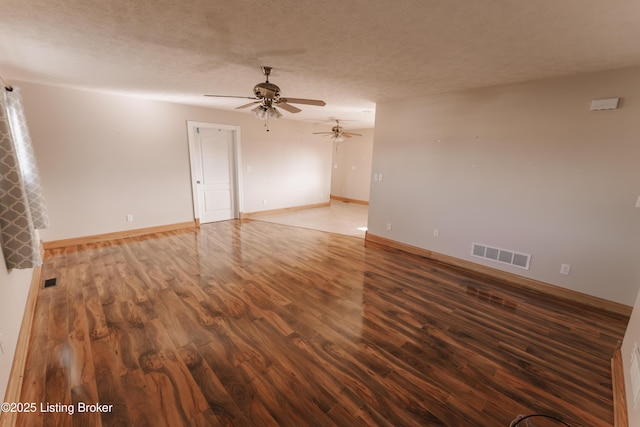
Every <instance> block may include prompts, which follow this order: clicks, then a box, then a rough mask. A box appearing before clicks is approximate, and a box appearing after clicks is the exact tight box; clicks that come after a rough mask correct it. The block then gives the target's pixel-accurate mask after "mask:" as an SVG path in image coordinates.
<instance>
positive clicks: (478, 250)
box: [471, 243, 531, 270]
mask: <svg viewBox="0 0 640 427" xmlns="http://www.w3.org/2000/svg"><path fill="white" fill-rule="evenodd" d="M471 255H473V256H476V257H479V258H486V259H490V260H493V261H498V262H501V263H503V264H509V265H513V266H515V267H520V268H524V269H525V270H528V269H529V263H530V262H531V255H528V254H523V253H520V252H514V251H510V250H506V249H500V248H493V247H491V246H487V245H480V244H478V243H473V244H472V246H471Z"/></svg>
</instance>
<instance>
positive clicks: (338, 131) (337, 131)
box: [313, 119, 362, 142]
mask: <svg viewBox="0 0 640 427" xmlns="http://www.w3.org/2000/svg"><path fill="white" fill-rule="evenodd" d="M313 134H314V135H324V136H329V135H331V141H332V142H342V141H344V139H345V138H351V137H352V136H362V134H361V133H355V132H345V131H344V129H343V128H342V126H340V120H337V119H336V125H335V126H334V127H332V128H331V132H313Z"/></svg>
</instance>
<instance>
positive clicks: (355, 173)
mask: <svg viewBox="0 0 640 427" xmlns="http://www.w3.org/2000/svg"><path fill="white" fill-rule="evenodd" d="M350 131H351V132H355V133H359V134H362V136H354V137H352V138H349V139H345V140H344V141H342V142H338V143H335V142H334V143H333V173H332V175H331V194H332V195H334V196H338V197H345V198H347V199H352V200H361V201H365V202H368V201H369V191H370V188H371V156H372V152H373V129H357V130H350ZM325 141H326V139H325Z"/></svg>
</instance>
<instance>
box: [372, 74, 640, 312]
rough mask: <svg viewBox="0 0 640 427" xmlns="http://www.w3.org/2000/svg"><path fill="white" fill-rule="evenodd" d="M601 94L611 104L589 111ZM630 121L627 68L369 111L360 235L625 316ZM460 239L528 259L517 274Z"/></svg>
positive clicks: (639, 132) (633, 96)
mask: <svg viewBox="0 0 640 427" xmlns="http://www.w3.org/2000/svg"><path fill="white" fill-rule="evenodd" d="M608 97H622V98H623V100H622V106H621V108H620V109H618V110H615V111H601V112H592V111H589V107H590V103H591V100H593V99H600V98H608ZM638 117H640V69H637V68H634V69H624V70H618V71H611V72H601V73H594V74H584V75H577V76H573V77H566V78H557V79H550V80H543V81H536V82H531V83H526V84H517V85H508V86H501V87H493V88H485V89H477V90H469V91H462V92H457V93H450V94H443V95H439V96H430V97H425V98H419V99H411V100H404V101H397V102H388V103H381V104H378V106H377V108H376V130H375V138H374V152H373V170H372V172H373V173H374V174H375V173H382V174H383V176H384V179H383V181H382V182H373V183H372V189H371V200H370V207H369V232H370V233H372V234H375V235H379V236H383V237H386V238H389V239H392V240H396V241H399V242H403V243H407V244H410V245H414V246H417V247H420V248H425V249H429V250H433V251H436V252H439V253H443V254H447V255H450V256H454V257H457V258H461V259H465V260H468V261H472V262H477V263H480V264H485V265H488V266H491V267H495V268H499V269H503V270H506V271H510V272H512V273H515V274H519V275H522V276H526V277H530V278H533V279H537V280H541V281H543V282H547V283H552V284H555V285H558V286H561V287H565V288H568V289H573V290H576V291H579V292H583V293H586V294H590V295H594V296H597V297H602V298H606V299H609V300H612V301H616V302H619V303H623V304H626V305H629V306H631V305H632V304H633V303H634V301H635V297H636V293H637V290H638V284H639V283H640V280H639V279H638V263H637V260H638V259H640V257H639V256H638V255H639V251H638V246H639V243H640V235H639V231H640V227H639V221H640V209H637V208H635V207H634V205H635V203H636V199H637V198H638V196H639V195H640V167H638V162H639V159H640V126H638ZM387 223H391V224H392V231H387V229H386V224H387ZM435 228H438V229H440V237H438V238H436V237H434V234H433V230H434V229H435ZM472 242H476V243H484V244H488V245H493V246H496V247H499V248H504V249H511V250H514V251H518V252H523V253H528V254H532V260H531V267H530V270H528V271H527V270H523V269H519V268H517V267H511V266H507V265H505V264H499V263H495V262H492V261H483V260H481V259H479V258H475V257H472V256H471V255H470V252H471V244H472ZM561 264H569V265H571V274H570V275H562V274H560V266H561Z"/></svg>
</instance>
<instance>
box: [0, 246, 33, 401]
mask: <svg viewBox="0 0 640 427" xmlns="http://www.w3.org/2000/svg"><path fill="white" fill-rule="evenodd" d="M32 275H33V270H32V269H27V270H11V271H7V268H6V266H5V263H4V257H3V256H2V251H0V334H2V338H1V340H2V346H3V352H0V396H4V395H5V390H6V388H7V383H8V382H9V373H10V372H11V365H12V364H13V356H14V353H15V351H16V344H17V342H18V335H19V333H20V325H21V324H22V317H23V315H24V309H25V304H26V303H27V295H28V294H29V285H30V284H31V277H32Z"/></svg>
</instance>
